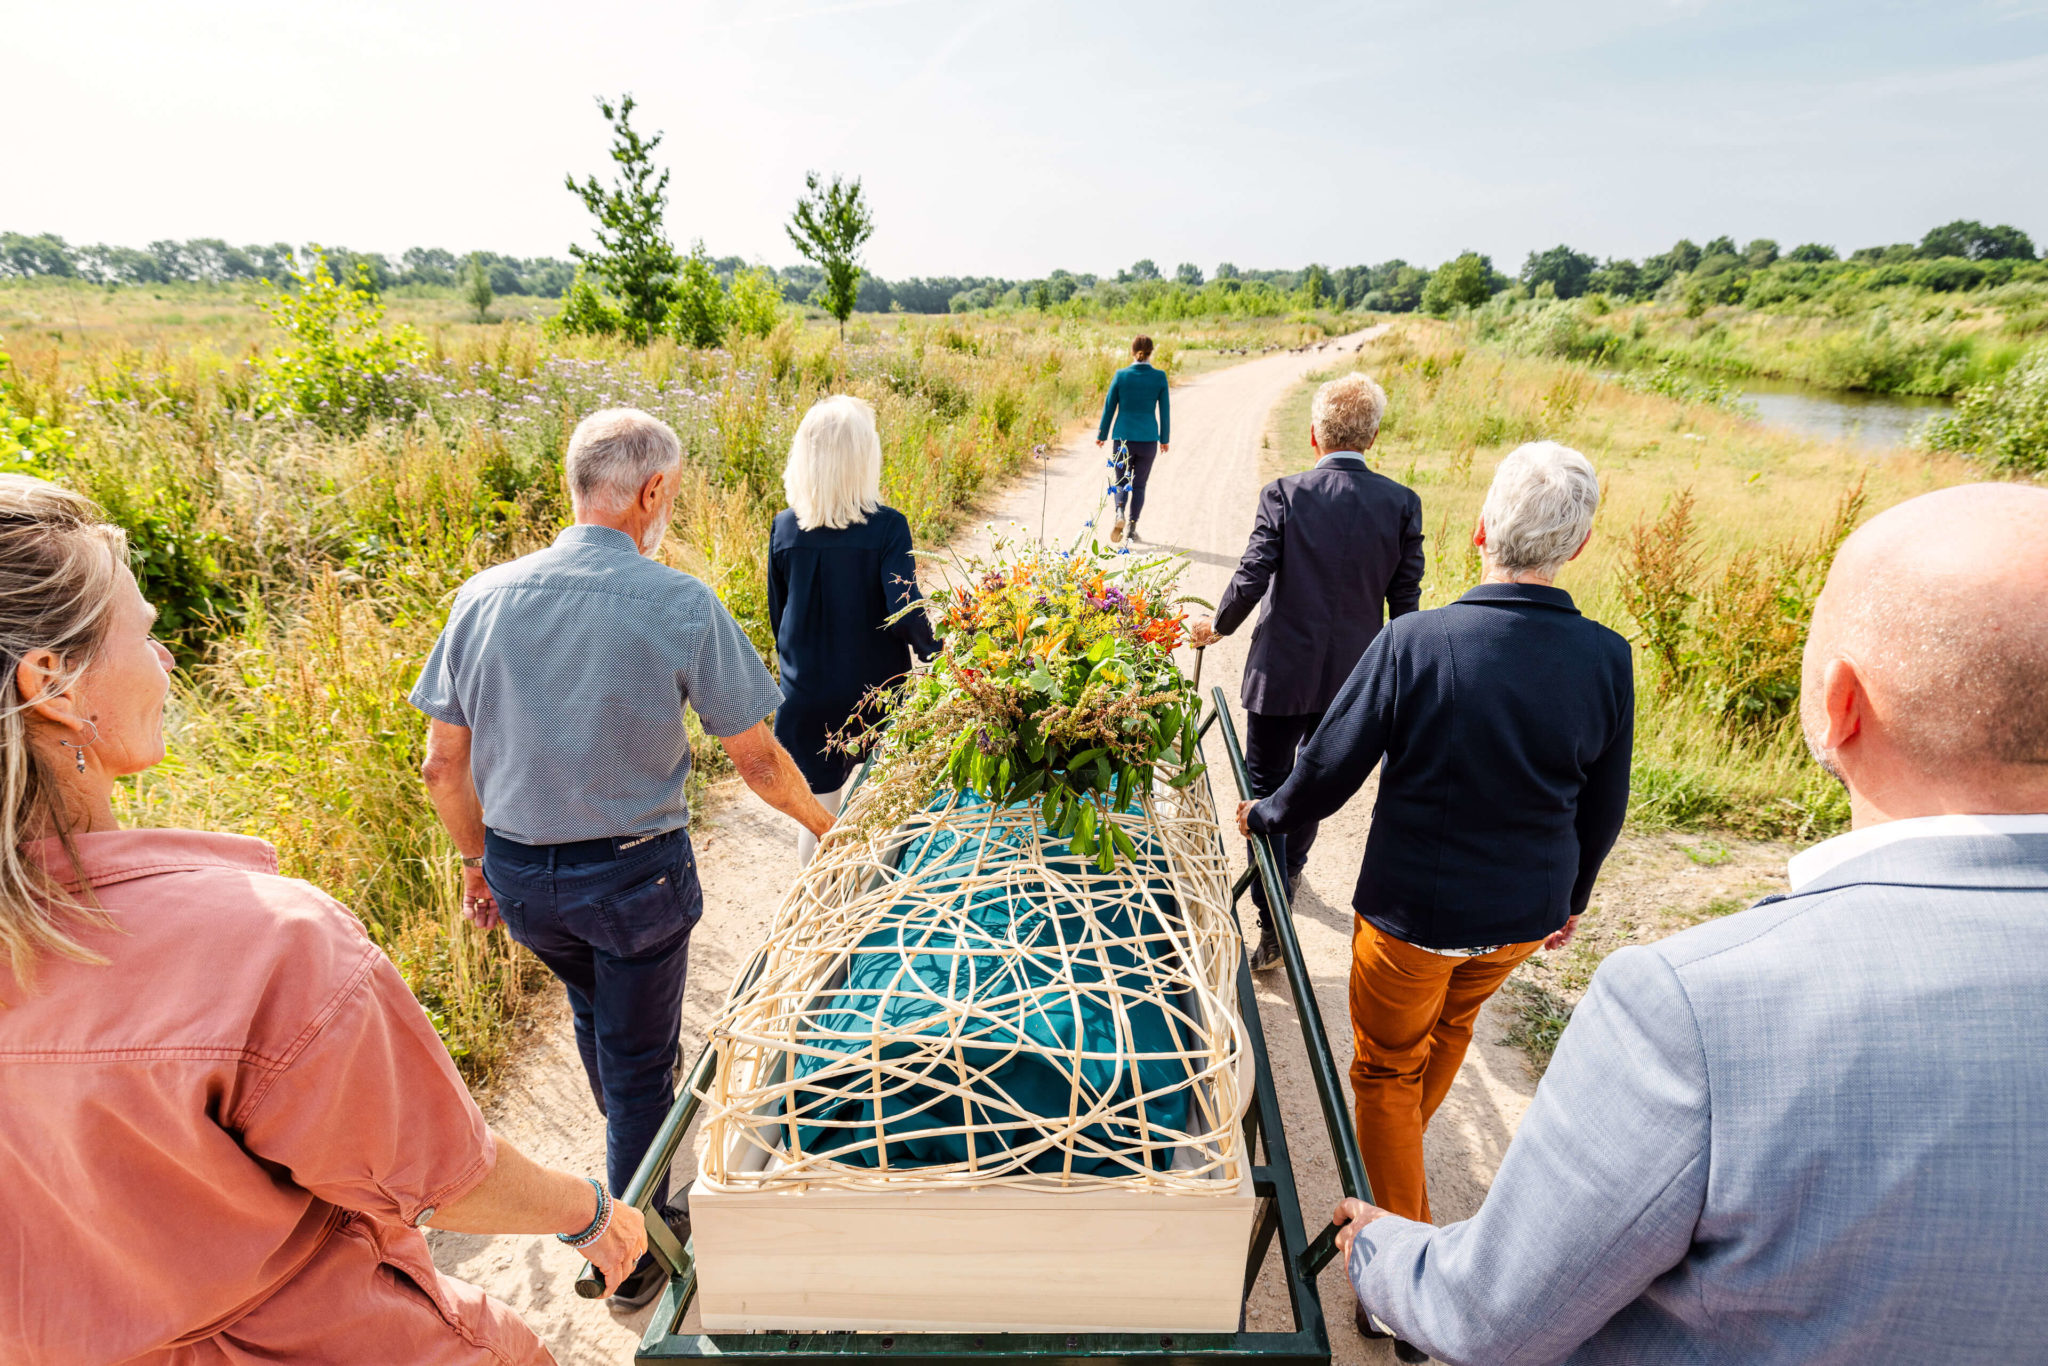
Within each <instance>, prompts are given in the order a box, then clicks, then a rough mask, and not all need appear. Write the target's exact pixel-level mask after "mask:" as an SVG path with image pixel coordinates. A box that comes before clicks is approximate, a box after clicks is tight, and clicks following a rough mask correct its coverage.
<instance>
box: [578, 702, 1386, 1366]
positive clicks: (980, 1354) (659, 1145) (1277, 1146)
mask: <svg viewBox="0 0 2048 1366" xmlns="http://www.w3.org/2000/svg"><path fill="white" fill-rule="evenodd" d="M1213 696H1214V698H1215V706H1214V708H1213V709H1212V710H1211V711H1210V712H1209V714H1208V715H1207V716H1206V717H1205V718H1203V720H1202V723H1201V729H1200V732H1199V733H1200V735H1201V736H1203V737H1204V738H1206V737H1207V735H1208V732H1209V729H1210V727H1212V726H1220V729H1221V731H1222V735H1223V746H1224V749H1225V751H1226V752H1227V753H1228V754H1229V756H1230V771H1231V775H1232V776H1233V777H1234V778H1235V779H1236V780H1237V790H1238V792H1239V794H1240V795H1241V796H1247V797H1248V796H1249V795H1250V787H1249V782H1248V779H1247V776H1246V772H1245V766H1244V752H1243V750H1242V749H1241V748H1240V747H1239V745H1238V741H1237V728H1236V727H1235V726H1234V725H1233V724H1232V723H1231V720H1230V709H1229V706H1228V704H1227V703H1226V701H1225V699H1224V694H1223V690H1222V689H1221V688H1216V689H1214V690H1213ZM863 776H864V775H863ZM1204 781H1206V779H1204ZM1225 828H1226V829H1227V828H1228V823H1227V822H1226V827H1225ZM1251 843H1252V853H1253V856H1254V859H1255V861H1256V867H1255V868H1247V869H1246V870H1245V872H1244V874H1243V876H1241V877H1240V878H1238V880H1237V883H1236V886H1235V887H1233V888H1232V891H1231V900H1232V902H1233V904H1234V903H1235V902H1236V900H1237V899H1238V898H1239V897H1242V896H1243V895H1244V894H1245V892H1246V890H1247V889H1248V888H1249V887H1250V886H1251V880H1252V877H1253V875H1254V873H1256V875H1257V876H1258V877H1260V878H1261V879H1262V880H1263V881H1264V883H1265V887H1266V895H1267V897H1268V899H1269V900H1268V904H1270V905H1272V906H1276V907H1279V908H1280V909H1281V914H1279V915H1277V916H1274V917H1272V919H1273V922H1274V925H1275V927H1276V929H1277V930H1278V932H1279V936H1280V956H1281V960H1282V962H1283V963H1284V965H1285V966H1286V969H1287V984H1288V987H1289V988H1290V990H1291V991H1292V992H1293V995H1294V1008H1295V1013H1296V1014H1297V1016H1299V1018H1300V1020H1301V1035H1302V1043H1303V1044H1304V1045H1305V1047H1306V1048H1307V1051H1308V1059H1309V1064H1310V1071H1311V1074H1312V1076H1313V1079H1314V1081H1315V1087H1316V1098H1317V1100H1319V1101H1320V1102H1321V1103H1322V1109H1323V1125H1324V1128H1325V1129H1326V1130H1327V1133H1328V1138H1329V1142H1330V1148H1331V1151H1332V1152H1333V1153H1334V1155H1335V1156H1336V1159H1337V1173H1338V1179H1339V1181H1340V1182H1341V1183H1342V1185H1343V1188H1344V1193H1345V1194H1346V1195H1351V1196H1357V1197H1359V1198H1360V1199H1364V1200H1370V1199H1371V1198H1372V1192H1371V1188H1370V1187H1369V1186H1368V1184H1367V1182H1366V1176H1365V1164H1364V1163H1363V1162H1362V1161H1361V1160H1360V1158H1359V1155H1358V1143H1357V1139H1356V1137H1355V1135H1354V1134H1353V1132H1352V1127H1351V1115H1350V1112H1349V1110H1348V1109H1347V1108H1346V1106H1345V1104H1344V1095H1343V1091H1342V1089H1341V1084H1340V1083H1341V1078H1340V1075H1339V1073H1338V1070H1337V1064H1336V1060H1335V1058H1334V1057H1333V1056H1332V1055H1331V1053H1330V1043H1329V1037H1328V1035H1327V1034H1326V1033H1325V1032H1324V1030H1323V1018H1322V1012H1321V1011H1320V1010H1318V1009H1317V1007H1316V998H1315V989H1314V986H1313V985H1312V984H1311V982H1310V981H1309V975H1308V968H1307V965H1306V964H1305V963H1304V962H1303V961H1302V957H1301V945H1300V944H1299V942H1298V941H1297V940H1296V938H1295V934H1294V925H1293V922H1292V919H1291V917H1290V915H1289V914H1288V910H1289V908H1288V902H1287V885H1286V878H1285V877H1284V876H1283V875H1282V872H1281V869H1280V867H1279V865H1278V863H1277V862H1276V861H1275V860H1274V857H1273V849H1272V846H1271V844H1270V843H1269V842H1268V841H1267V840H1266V838H1265V837H1264V836H1263V835H1255V836H1253V837H1252V842H1251ZM1237 998H1238V1005H1239V1008H1240V1009H1241V1010H1242V1011H1243V1012H1244V1022H1245V1031H1246V1033H1247V1034H1248V1035H1249V1037H1250V1040H1251V1048H1252V1060H1253V1064H1254V1069H1255V1076H1256V1086H1255V1095H1254V1098H1253V1103H1252V1104H1251V1105H1250V1106H1249V1107H1247V1109H1246V1111H1245V1119H1244V1124H1245V1151H1246V1153H1247V1155H1248V1156H1250V1157H1251V1158H1252V1159H1253V1161H1252V1192H1253V1195H1254V1196H1255V1197H1256V1205H1255V1207H1254V1215H1253V1219H1252V1236H1251V1244H1250V1246H1249V1248H1248V1249H1247V1256H1246V1260H1245V1273H1244V1295H1245V1297H1246V1298H1249V1297H1250V1295H1251V1292H1252V1288H1253V1286H1254V1285H1255V1284H1256V1283H1257V1281H1258V1278H1259V1272H1260V1270H1261V1268H1263V1266H1264V1265H1265V1262H1266V1257H1267V1254H1268V1252H1269V1251H1270V1249H1271V1247H1272V1243H1273V1238H1274V1235H1275V1234H1278V1235H1279V1238H1280V1274H1281V1275H1283V1276H1284V1277H1285V1278H1286V1282H1287V1298H1288V1302H1289V1304H1290V1306H1291V1308H1292V1310H1293V1314H1294V1328H1293V1330H1292V1331H1290V1332H1248V1331H1245V1330H1244V1328H1243V1327H1242V1325H1243V1323H1244V1318H1243V1315H1242V1313H1240V1315H1239V1319H1238V1322H1239V1325H1240V1327H1239V1331H1237V1332H1235V1333H1060V1332H1052V1333H994V1332H991V1333H911V1332H905V1333H856V1332H810V1331H804V1332H790V1331H776V1332H765V1331H762V1332H747V1333H690V1332H684V1331H681V1327H680V1326H681V1324H682V1321H683V1315H684V1313H685V1312H686V1311H687V1310H688V1309H689V1307H690V1301H691V1299H692V1298H694V1296H695V1295H696V1292H697V1267H696V1259H695V1257H694V1256H693V1253H692V1249H691V1248H690V1247H687V1246H682V1245H679V1244H678V1243H677V1242H676V1239H675V1236H674V1234H673V1233H672V1232H670V1230H669V1228H668V1226H667V1224H665V1223H664V1222H663V1221H661V1220H660V1219H655V1218H650V1219H648V1221H647V1235H648V1243H649V1246H650V1248H651V1249H652V1251H653V1253H654V1256H655V1258H656V1260H657V1261H659V1262H660V1263H661V1265H662V1266H664V1267H665V1268H667V1270H668V1272H669V1282H668V1285H667V1287H666V1288H665V1289H664V1290H663V1291H662V1292H661V1296H660V1298H659V1299H658V1300H657V1301H656V1302H655V1308H654V1317H653V1318H652V1319H651V1320H650V1321H649V1323H648V1325H647V1331H646V1334H645V1336H643V1337H642V1338H641V1340H640V1348H639V1351H638V1352H637V1353H636V1354H635V1356H634V1360H636V1361H642V1362H664V1361H713V1360H715V1361H718V1362H720V1363H731V1364H732V1366H845V1363H846V1362H847V1361H848V1359H849V1358H859V1357H881V1358H887V1359H888V1360H889V1361H891V1362H893V1363H901V1364H902V1366H952V1364H954V1363H959V1364H960V1366H983V1364H986V1363H997V1362H1002V1361H1006V1360H1018V1361H1028V1362H1031V1363H1033V1366H1116V1364H1117V1363H1131V1366H1215V1364H1217V1363H1230V1362H1244V1363H1248V1364H1250V1366H1328V1362H1329V1360H1330V1334H1329V1329H1328V1326H1327V1325H1326V1324H1325V1323H1324V1321H1323V1309H1322V1303H1321V1301H1320V1300H1319V1299H1318V1298H1317V1296H1316V1274H1317V1273H1318V1272H1320V1271H1321V1270H1322V1269H1323V1267H1324V1266H1325V1265H1326V1264H1328V1262H1329V1261H1330V1259H1331V1258H1332V1257H1333V1256H1335V1255H1336V1237H1335V1229H1333V1228H1332V1227H1331V1226H1329V1225H1328V1224H1323V1225H1322V1226H1321V1230H1320V1232H1318V1233H1317V1234H1316V1235H1315V1236H1314V1237H1313V1238H1311V1237H1310V1236H1309V1233H1308V1229H1309V1224H1308V1223H1307V1222H1306V1220H1305V1219H1304V1217H1303V1214H1302V1208H1301V1199H1300V1192H1299V1191H1298V1190H1297V1189H1296V1188H1295V1184H1294V1170H1293V1167H1292V1166H1291V1165H1290V1164H1289V1161H1288V1154H1287V1135H1286V1128H1285V1125H1284V1124H1283V1123H1282V1122H1281V1116H1280V1098H1279V1095H1278V1093H1277V1092H1275V1090H1274V1088H1273V1072H1272V1068H1271V1067H1269V1066H1268V1065H1267V1050H1266V1033H1265V1027H1264V1025H1263V1024H1262V1023H1261V1021H1260V1019H1259V1006H1258V998H1257V995H1256V993H1255V992H1254V990H1253V987H1252V977H1251V971H1250V969H1249V967H1248V965H1247V963H1246V960H1245V957H1244V955H1243V954H1242V953H1240V954H1239V956H1238V964H1237ZM716 1066H717V1061H716V1059H715V1058H714V1057H713V1056H712V1054H711V1051H710V1049H709V1048H708V1047H707V1048H706V1049H705V1050H704V1051H703V1052H701V1053H699V1054H698V1056H697V1060H696V1062H695V1064H693V1065H692V1067H691V1068H690V1075H689V1082H688V1085H687V1086H686V1087H685V1088H684V1090H683V1091H682V1093H681V1094H680V1095H679V1096H678V1097H677V1099H676V1104H675V1106H674V1108H672V1109H671V1110H670V1111H669V1114H668V1118H667V1119H666V1120H665V1121H664V1122H663V1124H662V1126H661V1131H660V1132H659V1133H658V1134H657V1135H656V1136H655V1139H654V1142H653V1144H652V1145H650V1146H649V1148H648V1151H647V1156H646V1157H645V1158H643V1159H642V1160H641V1163H640V1169H639V1170H638V1171H637V1172H635V1173H634V1174H633V1180H632V1182H631V1184H630V1185H628V1186H627V1187H626V1193H625V1195H624V1196H623V1197H621V1198H622V1199H624V1200H625V1201H626V1202H627V1203H629V1204H632V1205H636V1206H638V1207H639V1208H640V1209H641V1211H642V1212H643V1213H644V1212H645V1211H646V1210H647V1206H648V1194H649V1191H650V1190H651V1189H652V1187H653V1185H654V1181H655V1177H656V1175H657V1174H658V1173H660V1172H662V1171H665V1170H666V1169H667V1168H668V1166H669V1164H670V1163H671V1162H672V1161H673V1160H674V1159H675V1154H676V1150H677V1149H678V1148H679V1147H681V1146H682V1141H683V1135H684V1134H685V1133H686V1132H687V1131H688V1129H689V1127H690V1124H691V1122H692V1121H693V1120H694V1119H695V1118H696V1116H697V1109H698V1106H699V1104H700V1102H699V1100H698V1096H699V1094H700V1093H701V1092H702V1091H703V1090H704V1089H705V1088H706V1087H708V1086H709V1084H710V1082H711V1079H712V1074H713V1070H714V1069H715V1067H716ZM1261 1158H1263V1160H1260V1159H1261ZM576 1289H577V1292H578V1293H579V1294H582V1295H584V1296H586V1297H592V1298H594V1297H596V1296H599V1295H602V1294H603V1293H604V1282H603V1280H602V1278H601V1277H600V1276H599V1275H598V1273H597V1271H596V1270H595V1269H594V1268H592V1267H590V1266H588V1265H586V1266H585V1267H584V1270H583V1274H582V1275H581V1276H580V1277H579V1278H578V1280H577V1283H576Z"/></svg>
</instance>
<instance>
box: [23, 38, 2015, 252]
mask: <svg viewBox="0 0 2048 1366" xmlns="http://www.w3.org/2000/svg"><path fill="white" fill-rule="evenodd" d="M0 44H4V48H5V58H4V69H5V71H6V73H7V75H6V81H5V84H6V87H7V100H6V106H7V113H8V120H7V122H8V125H9V127H8V131H7V135H6V136H5V137H4V138H0V229H11V230H15V231H25V232H44V231H48V232H57V233H61V234H63V235H64V236H66V237H68V238H70V239H71V240H72V241H74V242H79V241H102V240H104V241H110V242H116V243H123V244H128V245H141V244H143V243H145V242H148V241H150V240H152V239H155V238H163V237H175V238H183V237H197V236H207V237H216V236H217V237H225V238H228V239H230V240H231V241H234V242H238V243H239V242H249V241H259V240H260V241H275V240H286V241H293V242H304V241H308V240H319V241H323V242H329V243H338V244H342V245H346V246H350V247H355V248H358V249H374V250H383V251H387V252H396V251H398V250H401V249H403V248H405V247H408V246H414V245H421V246H445V247H448V248H451V249H456V250H468V249H471V248H488V249H491V250H496V251H502V252H508V253H513V254H518V255H543V254H544V255H555V256H560V255H564V254H565V252H566V247H567V245H568V244H569V243H570V242H571V241H577V240H583V234H584V231H585V215H584V212H583V210H582V208H581V207H580V205H578V204H577V203H576V202H575V201H574V200H573V199H572V198H571V196H570V195H569V193H568V192H567V191H566V190H565V189H564V188H563V187H562V177H563V173H564V172H566V171H576V172H578V173H583V172H588V171H605V170H606V169H607V167H608V163H607V162H606V161H605V159H604V154H605V130H604V128H603V126H602V124H601V122H600V120H599V117H598V114H597V111H596V108H595V106H594V104H593V103H592V97H593V96H594V95H595V94H597V93H599V92H605V93H617V92H619V91H627V90H630V91H632V92H633V93H634V94H635V95H636V96H637V97H638V99H639V101H640V104H641V118H640V123H641V124H642V126H643V127H645V128H646V129H648V130H650V131H651V130H654V129H661V130H665V131H666V133H667V140H666V141H665V142H664V143H663V145H662V148H661V152H660V155H661V156H663V157H665V158H666V160H667V162H668V164H669V165H670V166H671V167H672V168H673V170H674V178H673V180H672V181H671V183H670V196H671V202H670V207H669V220H668V221H669V229H670V232H671V233H672V235H673V236H674V237H675V238H676V239H677V240H678V241H679V242H684V243H686V242H687V241H688V240H689V239H691V238H695V237H701V238H703V239H704V241H705V243H706V244H707V245H708V246H709V247H710V249H711V250H712V251H713V252H714V253H716V254H720V255H725V254H737V255H743V256H747V257H750V258H757V259H763V260H766V261H769V262H771V263H774V264H786V263H788V262H790V261H792V260H794V259H795V253H794V251H793V250H792V249H791V248H790V246H789V243H788V241H787V239H786V238H785V237H784V236H783V233H782V228H781V224H782V222H783V221H784V219H785V218H786V217H787V215H788V212H789V209H790V206H791V204H792V203H793V201H794V200H795V198H796V196H797V194H798V193H799V191H800V190H801V188H802V180H803V173H804V171H805V170H806V169H810V168H816V169H819V170H824V171H828V172H830V171H840V172H846V173H849V174H855V175H859V176H861V177H862V178H863V179H864V180H865V182H866V185H867V189H868V193H869V195H870V197H871V199H872V202H873V205H874V209H875V214H876V219H877V222H878V224H879V227H878V230H877V232H876V233H875V236H874V239H873V241H872V242H871V243H870V246H869V265H870V267H871V268H872V269H874V270H875V271H877V272H878V273H880V274H882V275H884V276H889V277H898V276H903V275H911V274H923V275H930V274H968V273H974V274H999V275H1010V276H1029V275H1035V274H1040V273H1043V272H1045V271H1048V270H1050V269H1052V268H1054V267H1058V266H1064V267H1067V268H1068V269H1072V270H1093V271H1108V270H1113V269H1114V268H1115V267H1116V266H1118V265H1120V264H1125V263H1128V262H1130V261H1132V260H1134V259H1136V258H1138V257H1141V256H1150V257H1152V258H1154V259H1155V260H1157V261H1158V262H1159V264H1160V265H1161V267H1162V268H1165V269H1169V270H1170V269H1171V268H1172V266H1173V264H1174V263H1176V262H1179V261H1194V262H1196V263H1197V264H1199V265H1200V266H1201V267H1202V268H1203V269H1204V270H1205V271H1208V270H1212V269H1213V268H1214V266H1215V264H1216V263H1217V262H1218V261H1220V260H1229V261H1234V262H1236V263H1237V264H1239V265H1241V266H1292V265H1297V264H1300V263H1302V262H1305V261H1308V260H1320V261H1323V262H1326V263H1328V264H1331V265H1344V264H1350V263H1354V262H1362V261H1374V262H1376V261H1381V260H1384V259H1386V258H1388V257H1393V256H1401V257H1405V258H1407V259H1409V260H1411V261H1416V262H1420V263H1434V262H1436V261H1439V260H1441V259H1443V258H1444V257H1446V256H1448V255H1451V254H1453V253H1455V252H1457V251H1459V250H1461V249H1464V248H1467V247H1470V248H1474V249H1477V250H1481V251H1488V252H1491V253H1492V254H1493V255H1494V257H1495V259H1496V261H1497V262H1499V263H1501V264H1504V265H1507V266H1509V267H1510V268H1512V267H1513V266H1515V265H1518V264H1519V262H1520V261H1521V258H1522V256H1523V254H1524V253H1525V252H1527V251H1528V250H1530V249H1531V248H1533V247H1543V246H1548V245H1552V244H1554V243H1556V242H1558V241H1560V240H1563V241H1567V242H1569V243H1571V244H1572V245H1574V246H1577V247H1580V248H1581V249H1584V250H1590V251H1593V252H1595V253H1597V254H1600V255H1603V256H1604V255H1628V256H1641V255H1643V254H1646V253H1650V252H1655V251H1659V250H1662V249H1663V248H1665V247H1667V246H1669V245H1670V244H1671V242H1672V241H1673V240H1674V239H1676V238H1677V237H1679V236H1681V235H1689V236H1692V237H1693V238H1695V239H1696V240H1701V241H1704V240H1705V239H1706V238H1707V237H1710V236H1713V235H1715V234H1718V233H1723V232H1726V233H1731V234H1733V235H1734V236H1735V237H1736V238H1737V239H1738V240H1746V239H1748V238H1750V237H1757V236H1768V237H1775V238H1777V239H1779V240H1780V241H1781V242H1783V243H1784V244H1785V245H1787V246H1790V245H1792V244H1793V243H1795V242H1800V241H1806V240H1819V241H1823V242H1828V243H1832V244H1834V245H1836V246H1838V247H1841V248H1843V249H1844V250H1847V249H1849V248H1852V247H1856V246H1862V245H1867V244H1872V243H1883V242H1892V241H1899V240H1906V239H1913V238H1917V237H1918V236H1919V235H1920V233H1921V232H1922V231H1924V230H1925V229H1926V228H1927V227H1929V226H1930V225H1932V224H1934V223H1936V222H1943V221H1947V220H1949V219H1952V218H1958V217H1965V218H1977V219H1982V220H1984V221H1986V222H2011V223H2015V224H2017V225H2019V226H2020V227H2022V228H2025V229H2026V230H2028V231H2029V232H2031V233H2032V234H2033V235H2034V237H2035V239H2036V241H2037V242H2041V241H2043V240H2044V239H2048V141H2044V133H2048V0H1944V2H1943V3H1940V4H1921V3H1885V2H1884V0H1864V2H1863V3H1846V2H1837V3H1803V2H1801V0H1736V2H1734V3H1717V2H1715V0H1681V2H1679V3H1660V2H1658V0H1544V2H1543V3H1535V2H1534V0H1530V2H1529V3H1514V4H1504V3H1493V4H1453V3H1446V0H1433V2H1432V0H1416V2H1415V3H1396V4H1387V3H1376V4H1305V3H1285V2H1284V0H1265V2H1264V3H1261V0H1231V2H1230V3H1216V4H1210V3H1189V0H1177V2H1176V3H1172V4H1149V5H1131V4H1109V3H1102V2H1101V0H1097V3H1094V4H1078V3H1077V4H1065V3H1061V4H1054V3H1039V2H1037V0H1033V2H1032V3H1023V2H1021V0H1019V2H1016V3H993V2H988V0H773V3H760V4H736V3H697V2H695V0H680V2H677V3H660V4H654V3H631V2H629V0H580V2H579V3H555V4H540V3H534V2H533V0H493V3H489V4H485V3H479V2H475V0H465V2H464V3H433V2H432V0H407V3H394V2H393V0H349V3H339V2H338V0H293V3H290V4H283V5H280V4H274V3H263V4H257V3H254V2H253V0H207V3H204V4H198V3H192V0H146V2H139V0H65V2H64V3H53V0H0Z"/></svg>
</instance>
